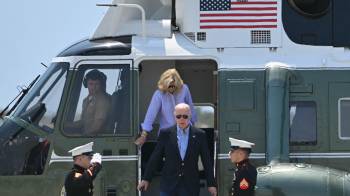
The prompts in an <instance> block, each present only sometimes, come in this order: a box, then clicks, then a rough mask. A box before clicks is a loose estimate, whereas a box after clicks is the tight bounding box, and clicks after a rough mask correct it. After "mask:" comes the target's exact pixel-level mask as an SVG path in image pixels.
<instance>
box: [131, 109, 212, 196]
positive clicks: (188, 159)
mask: <svg viewBox="0 0 350 196" xmlns="http://www.w3.org/2000/svg"><path fill="white" fill-rule="evenodd" d="M174 116H175V118H176V125H174V126H172V127H170V128H167V129H164V130H162V131H160V135H159V137H158V143H157V146H156V148H155V150H154V151H153V153H152V156H151V158H150V160H149V162H148V164H147V168H146V171H145V174H144V176H143V178H142V181H141V182H140V184H139V185H138V187H137V189H138V190H140V191H146V190H147V189H148V186H149V183H150V182H151V179H152V175H153V172H154V170H155V169H156V167H157V165H158V163H159V162H160V161H161V160H162V159H163V158H165V162H164V166H163V171H162V177H161V181H160V196H198V195H199V171H198V158H199V156H201V160H202V162H203V166H204V169H205V174H206V179H207V185H208V191H209V192H210V194H211V195H212V196H216V195H217V191H216V183H215V179H214V172H213V166H212V163H211V159H210V155H209V149H208V144H207V139H206V135H205V132H204V131H202V130H200V129H197V128H195V127H194V126H191V125H190V119H191V109H190V107H189V105H187V104H185V103H180V104H178V105H176V106H175V111H174Z"/></svg>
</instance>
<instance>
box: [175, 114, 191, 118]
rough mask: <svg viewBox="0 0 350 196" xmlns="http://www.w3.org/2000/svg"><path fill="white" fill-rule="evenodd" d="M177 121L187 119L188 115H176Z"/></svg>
mask: <svg viewBox="0 0 350 196" xmlns="http://www.w3.org/2000/svg"><path fill="white" fill-rule="evenodd" d="M175 117H176V118H177V119H180V118H181V117H182V118H183V119H188V115H186V114H182V115H181V114H179V115H176V116H175Z"/></svg>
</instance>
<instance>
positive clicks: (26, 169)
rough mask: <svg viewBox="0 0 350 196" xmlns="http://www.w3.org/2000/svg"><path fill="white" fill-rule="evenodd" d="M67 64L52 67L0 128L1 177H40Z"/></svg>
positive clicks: (56, 64) (57, 64)
mask: <svg viewBox="0 0 350 196" xmlns="http://www.w3.org/2000/svg"><path fill="white" fill-rule="evenodd" d="M68 67H69V64H68V63H55V64H53V65H52V66H51V67H50V68H49V70H48V71H47V72H46V73H45V74H44V75H43V76H42V77H41V78H40V80H39V81H38V83H37V84H36V85H35V86H34V87H33V89H31V91H30V92H29V93H28V94H27V95H26V97H25V98H24V99H23V101H22V102H21V104H20V105H19V106H18V109H17V110H16V112H15V113H14V115H13V116H11V117H9V118H7V119H6V120H5V121H4V123H3V124H2V125H1V127H0V145H1V148H0V163H1V165H0V175H9V176H10V175H40V174H42V173H43V171H44V168H45V164H46V160H47V155H48V151H49V146H50V143H49V141H48V140H47V139H46V136H47V135H48V134H50V133H52V131H53V126H54V125H53V124H54V121H55V118H56V114H57V110H58V106H59V102H60V99H61V96H62V92H63V87H64V83H65V79H66V77H65V76H66V73H67V70H68Z"/></svg>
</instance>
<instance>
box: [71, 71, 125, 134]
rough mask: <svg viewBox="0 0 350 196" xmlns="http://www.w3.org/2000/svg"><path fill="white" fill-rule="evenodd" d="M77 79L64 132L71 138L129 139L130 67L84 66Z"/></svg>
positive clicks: (78, 72)
mask: <svg viewBox="0 0 350 196" xmlns="http://www.w3.org/2000/svg"><path fill="white" fill-rule="evenodd" d="M76 75H77V77H75V78H76V80H75V81H74V84H73V86H74V87H73V90H72V96H70V97H71V100H70V107H68V108H69V111H68V112H67V116H66V122H65V125H64V132H65V133H66V134H67V135H71V136H96V135H116V134H118V135H120V134H122V135H123V134H127V135H128V134H129V133H130V123H131V121H130V81H129V80H130V71H129V65H82V66H80V67H79V69H78V70H77V72H76Z"/></svg>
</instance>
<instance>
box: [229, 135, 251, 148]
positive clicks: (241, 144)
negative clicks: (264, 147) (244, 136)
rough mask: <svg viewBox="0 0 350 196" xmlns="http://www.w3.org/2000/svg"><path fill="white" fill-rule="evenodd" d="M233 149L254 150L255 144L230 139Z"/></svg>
mask: <svg viewBox="0 0 350 196" xmlns="http://www.w3.org/2000/svg"><path fill="white" fill-rule="evenodd" d="M229 140H230V143H231V148H237V147H238V148H252V147H253V146H254V145H255V144H254V143H251V142H247V141H244V140H239V139H235V138H232V137H230V138H229Z"/></svg>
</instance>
